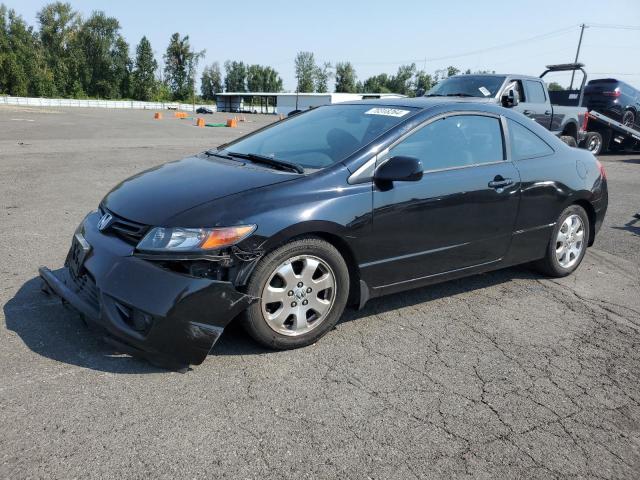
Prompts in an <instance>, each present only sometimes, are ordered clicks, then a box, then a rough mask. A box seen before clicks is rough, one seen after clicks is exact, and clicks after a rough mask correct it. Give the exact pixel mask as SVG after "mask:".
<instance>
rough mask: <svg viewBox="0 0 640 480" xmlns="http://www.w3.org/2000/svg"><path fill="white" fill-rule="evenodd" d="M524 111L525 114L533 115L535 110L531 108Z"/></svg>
mask: <svg viewBox="0 0 640 480" xmlns="http://www.w3.org/2000/svg"><path fill="white" fill-rule="evenodd" d="M522 113H524V114H525V115H527V116H529V115H531V114H532V113H533V112H532V111H531V110H525V111H524V112H522Z"/></svg>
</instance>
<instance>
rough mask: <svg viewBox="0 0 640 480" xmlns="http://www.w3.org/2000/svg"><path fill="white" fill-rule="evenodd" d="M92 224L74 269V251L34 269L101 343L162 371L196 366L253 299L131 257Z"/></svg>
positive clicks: (229, 287)
mask: <svg viewBox="0 0 640 480" xmlns="http://www.w3.org/2000/svg"><path fill="white" fill-rule="evenodd" d="M94 217H95V216H92V215H89V216H88V217H87V218H86V219H85V221H84V224H83V226H82V233H81V235H80V236H81V237H82V238H83V239H86V241H87V243H88V244H89V245H90V251H89V252H88V253H87V255H86V258H83V259H82V265H80V267H78V265H76V264H74V246H72V249H71V251H70V253H69V256H68V257H67V262H66V265H65V267H64V268H61V269H59V270H56V271H51V270H49V269H48V268H46V267H41V268H40V269H39V273H40V277H41V278H42V280H43V281H44V283H45V284H46V287H47V290H49V291H50V292H52V293H54V294H55V295H57V296H59V297H60V298H62V299H63V300H64V301H66V302H67V303H68V304H69V305H71V306H72V307H73V308H75V309H76V310H77V311H78V312H80V314H82V315H83V316H84V317H85V319H86V320H87V321H89V322H92V323H93V324H96V325H98V326H100V327H102V328H103V329H104V330H105V331H106V337H105V340H106V341H107V342H108V343H110V344H112V345H114V346H116V347H117V348H118V349H119V350H121V351H123V352H125V353H128V354H130V355H134V356H138V357H142V358H145V359H147V360H148V361H150V362H151V363H153V364H154V365H157V366H161V367H163V368H168V369H182V368H185V367H187V366H189V365H199V364H200V363H202V362H203V361H204V360H205V358H206V357H207V355H208V353H209V351H210V350H211V348H212V347H213V345H214V344H215V342H216V341H217V340H218V338H219V337H220V335H221V334H222V332H223V331H224V328H225V327H226V326H227V325H228V323H229V322H230V321H231V320H232V319H233V318H234V317H235V316H236V315H237V314H238V313H240V312H241V311H243V310H244V309H246V308H247V307H248V306H249V305H250V304H251V303H252V301H253V299H252V297H249V296H247V295H245V294H243V293H241V292H238V291H237V290H236V289H235V288H234V287H233V285H232V284H231V283H230V282H222V281H216V280H210V279H205V278H193V277H190V276H187V275H182V274H179V273H175V272H172V271H169V270H166V269H164V268H161V267H160V266H157V265H156V264H154V263H153V262H149V261H146V260H142V259H140V258H137V257H135V256H132V255H131V253H132V247H131V246H130V245H128V244H126V243H125V242H123V241H122V240H121V239H118V238H115V237H113V236H109V235H105V234H102V233H100V232H98V231H97V229H96V228H95V224H96V223H97V219H96V218H94Z"/></svg>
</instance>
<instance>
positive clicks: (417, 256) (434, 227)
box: [360, 112, 520, 287]
mask: <svg viewBox="0 0 640 480" xmlns="http://www.w3.org/2000/svg"><path fill="white" fill-rule="evenodd" d="M506 152H507V150H506V149H505V147H504V135H503V127H502V120H501V118H500V117H499V116H496V115H492V114H486V113H480V112H473V113H464V114H461V113H449V114H444V115H442V116H439V117H436V118H435V119H432V120H428V121H427V122H425V123H424V124H423V125H422V126H420V127H419V128H418V129H416V130H414V131H412V132H411V133H409V134H408V135H407V136H405V137H403V138H402V139H400V141H398V142H396V144H395V145H393V146H392V147H391V148H390V149H389V150H388V152H386V153H385V154H383V155H381V156H380V158H379V159H378V164H381V163H383V162H384V161H385V160H386V159H389V158H391V157H393V156H411V157H416V158H418V159H420V160H421V162H422V165H423V168H424V175H423V177H422V179H421V180H419V181H417V182H394V183H393V185H392V187H391V188H389V189H386V188H385V189H381V188H379V187H377V186H376V185H375V184H374V191H373V226H372V229H373V231H372V241H371V242H372V245H374V248H375V252H376V254H375V257H376V258H374V259H373V260H372V261H370V262H367V263H365V264H364V265H361V266H360V267H361V269H363V275H364V276H365V277H366V278H367V281H368V282H370V284H371V285H372V286H374V287H383V286H391V285H394V284H398V283H402V282H409V281H411V280H414V279H420V278H425V277H429V276H433V275H439V274H443V273H445V272H449V271H453V270H459V269H466V268H470V267H473V266H477V265H481V264H485V263H491V262H497V261H499V260H500V259H501V258H502V257H503V256H504V255H505V254H506V252H507V250H508V248H509V243H510V239H511V235H512V231H513V227H514V223H515V220H516V215H517V210H518V201H519V188H520V177H519V174H518V171H517V169H516V168H515V166H514V165H513V163H512V162H511V161H509V160H508V159H507V153H506ZM374 183H375V182H374Z"/></svg>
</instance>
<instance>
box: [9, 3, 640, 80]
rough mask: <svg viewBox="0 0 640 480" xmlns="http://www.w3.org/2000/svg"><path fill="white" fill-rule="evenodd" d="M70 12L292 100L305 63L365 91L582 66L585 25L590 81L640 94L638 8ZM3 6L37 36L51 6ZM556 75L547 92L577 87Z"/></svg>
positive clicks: (91, 6) (113, 6)
mask: <svg viewBox="0 0 640 480" xmlns="http://www.w3.org/2000/svg"><path fill="white" fill-rule="evenodd" d="M69 1H70V3H71V4H72V5H73V6H74V8H75V9H77V10H78V11H79V12H81V14H82V15H83V16H85V17H86V16H88V15H89V14H90V13H91V11H93V10H103V11H105V12H106V13H107V14H108V15H111V16H114V17H116V18H117V19H118V20H119V21H120V25H121V27H122V34H123V35H124V37H125V38H126V39H127V41H128V42H129V44H130V46H131V51H132V52H134V51H135V45H136V44H137V43H138V42H139V41H140V38H141V37H142V36H143V35H146V36H147V37H148V38H149V40H150V41H151V45H152V46H153V49H154V51H155V54H156V56H157V58H158V60H161V58H162V54H163V53H164V51H165V49H166V47H167V44H168V41H169V37H170V36H171V34H172V33H174V32H179V33H180V34H182V35H189V38H190V41H191V45H192V46H193V47H194V49H196V50H206V55H205V57H204V59H203V60H201V63H200V69H201V68H202V67H203V66H204V65H208V64H210V63H212V62H214V61H218V62H220V65H221V66H222V64H223V63H224V61H225V60H227V59H229V60H241V61H244V62H245V63H248V64H253V63H259V64H264V65H270V66H272V67H274V68H275V69H276V70H277V71H278V72H279V73H280V75H281V76H282V78H283V80H284V87H285V90H294V89H295V75H294V58H295V55H296V53H297V52H298V51H311V52H313V53H314V54H315V57H316V61H317V62H318V63H320V62H325V61H326V62H331V63H332V64H334V65H335V63H336V62H339V61H350V62H352V64H353V65H354V67H355V69H356V72H357V75H358V78H359V79H362V80H364V79H366V78H367V77H369V76H372V75H376V74H378V73H395V72H396V70H397V69H398V66H399V65H401V64H406V63H413V62H415V63H416V66H417V67H418V69H424V70H426V71H427V73H434V72H435V71H437V70H439V69H443V68H446V67H447V66H449V65H454V66H456V67H458V68H460V69H461V70H466V69H467V68H469V69H471V70H472V71H475V70H495V71H496V72H498V73H500V72H504V73H520V74H529V75H539V74H540V73H541V72H542V71H543V70H544V67H545V65H549V64H552V63H567V62H572V61H573V60H574V57H575V54H576V47H577V45H578V38H579V35H580V27H579V25H580V24H582V23H585V24H587V26H588V27H587V28H586V29H585V31H584V38H583V41H582V48H581V51H580V59H579V60H580V61H581V62H583V63H585V64H586V69H587V72H588V73H589V78H590V79H593V78H602V77H617V78H619V79H621V80H624V81H627V82H628V83H631V84H632V85H634V86H636V87H637V88H639V89H640V55H639V53H638V52H640V0H606V1H603V0H562V1H557V0H554V1H549V0H521V1H520V2H513V1H502V0H467V1H463V0H439V1H432V0H412V1H409V0H395V1H393V2H389V1H384V2H383V1H379V0H368V1H361V2H356V1H348V0H341V1H337V0H325V1H322V2H321V1H314V2H309V1H304V0H298V1H289V0H275V1H270V2H265V1H258V0H242V1H235V2H229V1H225V2H220V1H214V0H210V1H206V0H190V1H181V2H178V1H167V0H155V1H150V0H127V1H123V0H110V1H109V2H105V1H104V0H103V1H95V0H83V1H80V0H69ZM0 2H4V3H5V5H7V6H8V7H9V8H14V9H15V10H16V11H17V12H18V13H19V14H21V15H22V16H23V18H24V19H25V20H26V21H27V22H28V23H29V24H31V25H37V22H36V12H37V11H38V10H40V9H41V8H42V6H43V5H45V4H46V3H48V2H47V1H42V0H0ZM621 27H627V28H621ZM628 27H635V28H628ZM559 75H560V74H557V75H556V77H554V78H551V79H550V80H558V81H560V83H568V82H566V78H562V77H560V76H559Z"/></svg>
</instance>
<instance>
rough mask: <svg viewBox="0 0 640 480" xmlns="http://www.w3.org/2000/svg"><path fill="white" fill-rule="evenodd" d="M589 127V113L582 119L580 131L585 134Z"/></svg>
mask: <svg viewBox="0 0 640 480" xmlns="http://www.w3.org/2000/svg"><path fill="white" fill-rule="evenodd" d="M588 126H589V112H587V113H585V114H584V118H583V119H582V131H583V132H586V131H587V128H588Z"/></svg>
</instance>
